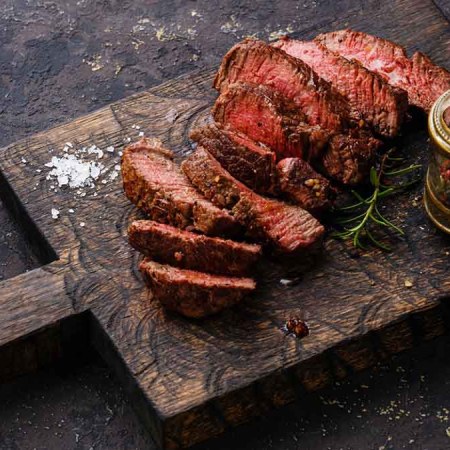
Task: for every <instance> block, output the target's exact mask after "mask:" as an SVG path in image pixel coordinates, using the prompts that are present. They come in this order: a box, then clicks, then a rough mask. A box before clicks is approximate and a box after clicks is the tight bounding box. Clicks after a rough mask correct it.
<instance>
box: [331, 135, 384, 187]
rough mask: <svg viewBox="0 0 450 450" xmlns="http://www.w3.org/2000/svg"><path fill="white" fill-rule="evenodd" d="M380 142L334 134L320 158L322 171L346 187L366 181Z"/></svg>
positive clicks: (368, 138)
mask: <svg viewBox="0 0 450 450" xmlns="http://www.w3.org/2000/svg"><path fill="white" fill-rule="evenodd" d="M381 145H382V142H381V141H379V140H378V139H375V138H373V137H370V136H369V137H366V138H361V136H359V135H358V134H357V135H356V136H355V137H353V136H352V135H343V134H336V135H334V136H333V137H332V138H331V139H330V142H329V145H328V147H327V150H326V151H325V153H324V155H323V158H322V166H323V171H324V172H325V173H326V174H327V175H328V176H329V177H331V178H333V179H335V180H336V181H339V182H340V183H343V184H347V185H356V184H359V183H362V182H364V181H367V177H368V175H369V170H370V167H371V166H372V165H373V163H374V160H375V155H376V152H377V150H378V149H379V148H380V147H381Z"/></svg>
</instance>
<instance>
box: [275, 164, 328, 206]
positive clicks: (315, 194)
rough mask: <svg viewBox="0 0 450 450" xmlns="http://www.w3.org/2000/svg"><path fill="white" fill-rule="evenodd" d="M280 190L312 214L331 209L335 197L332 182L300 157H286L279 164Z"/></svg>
mask: <svg viewBox="0 0 450 450" xmlns="http://www.w3.org/2000/svg"><path fill="white" fill-rule="evenodd" d="M277 172H278V180H279V185H280V190H281V191H282V192H283V193H284V194H285V195H286V196H287V197H288V198H289V199H290V200H292V201H293V202H295V203H296V204H298V205H300V206H301V207H302V208H304V209H306V210H307V211H309V212H311V213H312V214H320V213H322V212H324V211H325V210H327V209H329V208H330V207H331V205H332V202H333V200H334V198H335V191H334V190H333V188H332V187H331V185H330V182H329V181H328V180H327V179H326V178H325V177H323V176H322V175H319V174H318V173H317V172H316V171H315V170H314V169H313V168H312V167H311V166H310V165H309V164H308V163H307V162H305V161H303V160H301V159H299V158H285V159H282V160H281V161H280V162H279V163H278V164H277Z"/></svg>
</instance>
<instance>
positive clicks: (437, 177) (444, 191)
mask: <svg viewBox="0 0 450 450" xmlns="http://www.w3.org/2000/svg"><path fill="white" fill-rule="evenodd" d="M428 131H429V133H430V144H431V155H430V163H429V166H428V172H427V179H426V186H425V195H424V203H425V209H426V211H427V213H428V215H429V216H430V219H431V220H432V221H433V222H434V223H435V225H436V226H437V227H439V228H440V229H441V230H442V231H445V232H446V233H449V234H450V91H447V92H445V93H444V94H442V95H441V96H440V97H439V99H438V100H437V101H436V103H435V104H434V105H433V107H432V108H431V111H430V114H429V116H428Z"/></svg>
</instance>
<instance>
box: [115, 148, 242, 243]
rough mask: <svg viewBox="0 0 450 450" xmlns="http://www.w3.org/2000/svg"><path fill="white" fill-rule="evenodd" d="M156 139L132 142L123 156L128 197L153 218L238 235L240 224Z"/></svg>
mask: <svg viewBox="0 0 450 450" xmlns="http://www.w3.org/2000/svg"><path fill="white" fill-rule="evenodd" d="M172 158H173V153H172V152H171V151H170V150H168V149H165V148H164V147H163V145H162V143H161V141H159V140H157V139H142V140H140V141H139V142H136V143H135V144H132V145H129V146H128V147H127V148H126V149H125V151H124V154H123V157H122V178H123V187H124V190H125V194H126V195H127V197H128V198H129V199H130V200H131V201H132V202H133V203H134V204H135V205H136V206H137V207H138V208H141V209H142V210H143V211H144V212H146V213H147V214H148V215H149V217H150V218H151V219H153V220H156V221H158V222H163V223H170V224H172V225H174V226H177V227H179V228H190V227H194V228H196V229H197V230H199V231H202V232H203V233H205V234H211V235H221V234H235V233H236V232H237V230H238V228H239V227H238V224H237V223H236V221H235V220H234V219H233V217H232V216H231V215H230V214H229V213H228V212H227V211H226V210H223V209H220V208H217V207H216V206H214V205H213V204H212V203H210V202H209V201H208V200H206V199H205V198H204V197H203V196H201V195H200V194H199V193H198V192H197V191H196V190H195V189H194V188H193V187H192V185H191V184H190V183H189V180H188V179H187V178H186V177H185V175H184V174H183V173H182V172H181V170H180V168H179V167H178V166H177V165H176V164H175V163H174V162H173V161H172Z"/></svg>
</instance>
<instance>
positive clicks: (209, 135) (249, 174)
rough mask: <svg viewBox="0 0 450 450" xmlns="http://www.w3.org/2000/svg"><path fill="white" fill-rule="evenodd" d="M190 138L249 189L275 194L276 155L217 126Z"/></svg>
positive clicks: (192, 134) (196, 132) (241, 136)
mask: <svg viewBox="0 0 450 450" xmlns="http://www.w3.org/2000/svg"><path fill="white" fill-rule="evenodd" d="M190 137H191V139H192V140H194V141H196V142H197V143H198V144H199V145H201V146H202V147H204V148H206V149H207V150H208V151H209V152H210V153H211V154H212V155H213V156H214V158H216V159H217V161H219V162H220V164H222V166H223V167H224V168H225V169H226V170H227V171H228V172H230V174H231V175H233V177H235V178H236V179H238V180H239V181H241V182H242V183H244V184H245V185H246V186H248V187H249V188H251V189H253V190H255V191H256V192H259V193H262V194H264V193H274V192H276V190H277V186H276V184H277V183H276V176H275V175H276V172H275V166H276V154H275V153H274V152H273V151H272V150H271V149H270V148H268V147H266V146H265V145H263V144H260V143H256V142H254V141H252V140H251V139H250V138H249V137H247V136H246V135H244V134H242V133H239V132H236V131H231V130H226V129H224V128H223V127H221V126H219V125H217V124H214V125H208V126H206V127H203V128H198V129H196V130H194V131H193V132H192V133H191V136H190Z"/></svg>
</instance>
